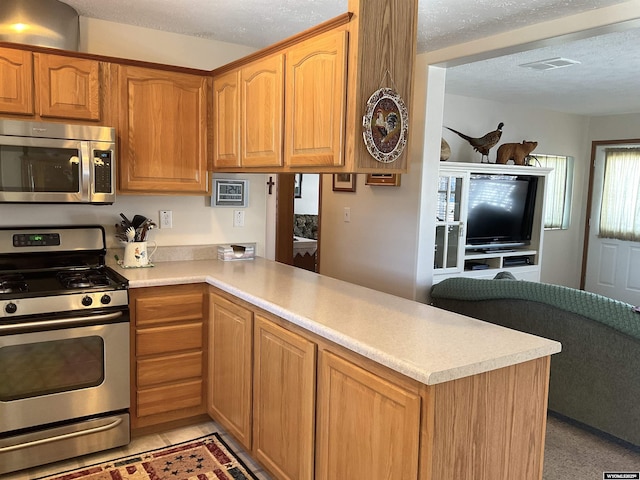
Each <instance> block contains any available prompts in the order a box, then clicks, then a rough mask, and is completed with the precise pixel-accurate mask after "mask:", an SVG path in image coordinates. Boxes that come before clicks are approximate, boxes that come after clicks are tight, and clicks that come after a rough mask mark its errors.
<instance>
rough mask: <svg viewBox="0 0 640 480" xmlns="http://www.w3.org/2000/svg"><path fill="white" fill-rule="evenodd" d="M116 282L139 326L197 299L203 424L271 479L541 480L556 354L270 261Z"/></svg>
mask: <svg viewBox="0 0 640 480" xmlns="http://www.w3.org/2000/svg"><path fill="white" fill-rule="evenodd" d="M115 268H118V267H115ZM119 271H120V272H121V273H123V274H124V275H125V276H126V277H127V278H128V279H129V281H130V289H131V290H130V298H131V309H132V319H133V322H134V323H135V319H136V308H137V306H136V301H137V300H136V299H137V298H144V296H142V297H140V294H141V293H142V292H154V291H160V292H162V295H163V297H162V298H164V299H166V298H169V297H171V295H172V293H171V292H172V289H173V288H176V289H178V287H177V286H178V285H180V287H179V288H184V285H192V287H196V288H198V289H201V290H200V291H201V292H204V293H203V295H204V296H203V298H204V299H205V300H204V301H203V302H202V303H203V304H204V305H205V307H204V308H203V311H202V316H203V318H205V319H206V320H207V321H205V322H204V324H205V326H204V328H203V332H204V333H203V335H207V336H208V344H207V345H206V347H204V348H203V352H205V354H208V361H206V365H208V369H207V368H203V372H206V373H203V377H204V378H203V383H204V384H207V385H208V389H207V388H204V391H205V392H206V391H207V390H208V394H207V398H206V400H205V402H206V405H207V407H208V411H209V413H210V414H211V415H212V416H213V417H214V419H216V420H218V421H219V422H220V423H221V424H222V425H223V426H225V427H226V428H227V429H228V430H229V431H230V432H231V433H232V434H234V436H236V438H238V440H239V441H240V442H241V443H242V444H243V445H244V446H245V447H246V448H247V449H248V451H249V452H251V453H252V454H253V455H254V456H255V458H256V459H257V460H259V461H260V462H261V463H262V464H263V465H265V466H266V467H267V468H268V469H269V470H270V471H271V473H272V474H273V475H274V476H275V477H276V478H317V479H325V478H326V479H330V478H394V479H397V478H402V479H404V478H407V479H408V478H419V479H423V480H427V479H428V480H435V479H444V478H456V479H468V480H472V479H473V480H480V479H486V480H489V479H491V480H495V479H507V478H519V479H532V480H533V479H538V480H539V479H541V478H542V460H543V459H542V457H543V450H544V434H545V426H546V425H545V419H546V407H547V389H548V376H549V356H550V355H551V354H554V353H557V352H559V351H560V348H561V347H560V344H559V343H557V342H555V341H551V340H547V339H543V338H539V337H535V336H531V335H527V334H523V333H520V332H516V331H513V330H509V329H505V328H502V327H499V326H496V325H492V324H488V323H484V322H480V321H477V320H473V319H471V318H468V317H464V316H461V315H457V314H454V313H451V312H447V311H444V310H440V309H437V308H434V307H431V306H428V305H424V304H420V303H418V302H414V301H410V300H406V299H402V298H399V297H395V296H392V295H388V294H385V293H382V292H378V291H374V290H370V289H367V288H363V287H360V286H356V285H353V284H349V283H346V282H343V281H339V280H336V279H333V278H329V277H325V276H322V275H318V274H315V273H312V272H309V271H306V270H302V269H297V268H293V267H290V266H287V265H283V264H279V263H275V262H272V261H269V260H265V259H262V258H256V259H255V260H247V261H231V262H222V261H218V260H198V261H176V262H162V263H157V264H156V266H155V267H154V268H142V269H127V270H123V269H119ZM159 289H162V290H159ZM176 291H177V290H176ZM159 298H160V297H159ZM162 301H168V300H162ZM132 332H135V325H132ZM134 338H135V337H134ZM176 338H177V337H176ZM221 338H224V342H223V343H220V339H221ZM229 343H232V345H230V344H229ZM133 344H134V348H136V347H135V342H133ZM138 347H139V345H138ZM207 347H208V348H207ZM223 351H224V355H222V352H223ZM134 354H135V350H134ZM205 356H207V355H205ZM229 356H233V358H234V361H233V362H231V361H230V360H231V359H230V358H229ZM225 362H226V363H225ZM135 365H136V363H135V362H132V379H135V378H136V367H135ZM132 381H134V380H132ZM225 382H226V383H225ZM221 391H223V392H224V393H223V394H222V396H221V394H220V393H219V392H221ZM132 398H134V397H132ZM133 409H135V403H132V410H133ZM133 415H135V412H132V416H133ZM274 429H276V430H277V432H276V431H274ZM314 432H315V433H314ZM134 434H135V431H134ZM389 475H391V476H389Z"/></svg>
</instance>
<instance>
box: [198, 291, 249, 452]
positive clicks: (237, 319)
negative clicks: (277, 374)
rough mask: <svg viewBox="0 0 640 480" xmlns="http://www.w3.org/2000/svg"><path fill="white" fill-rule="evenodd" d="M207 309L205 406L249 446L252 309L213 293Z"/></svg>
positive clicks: (230, 431)
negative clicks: (207, 358)
mask: <svg viewBox="0 0 640 480" xmlns="http://www.w3.org/2000/svg"><path fill="white" fill-rule="evenodd" d="M209 311H210V317H209V390H208V401H207V409H208V411H209V414H210V415H211V417H212V418H213V419H214V420H216V421H217V422H219V423H220V424H221V425H222V426H223V427H224V428H225V429H226V430H227V431H228V432H229V433H231V434H232V435H233V436H234V437H235V438H236V439H237V440H238V441H239V442H240V443H241V444H242V445H243V446H244V447H245V448H247V449H248V450H251V421H252V413H251V408H252V395H253V388H252V383H253V379H252V376H253V371H252V353H253V352H252V350H253V312H252V311H251V310H249V309H246V308H244V307H242V306H240V305H237V304H235V303H232V302H230V301H229V300H227V299H225V298H223V297H221V296H219V295H216V294H215V293H212V294H210V299H209Z"/></svg>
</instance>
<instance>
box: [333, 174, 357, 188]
mask: <svg viewBox="0 0 640 480" xmlns="http://www.w3.org/2000/svg"><path fill="white" fill-rule="evenodd" d="M333 191H334V192H355V191H356V174H355V173H334V174H333Z"/></svg>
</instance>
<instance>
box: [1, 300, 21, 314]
mask: <svg viewBox="0 0 640 480" xmlns="http://www.w3.org/2000/svg"><path fill="white" fill-rule="evenodd" d="M4 311H5V312H7V313H16V312H17V311H18V306H17V305H16V304H15V303H13V302H11V303H7V304H6V305H5V307H4Z"/></svg>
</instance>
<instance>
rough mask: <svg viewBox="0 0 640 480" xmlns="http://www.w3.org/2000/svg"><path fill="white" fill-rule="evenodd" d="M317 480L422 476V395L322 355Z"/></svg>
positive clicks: (330, 355) (331, 356)
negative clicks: (420, 463) (419, 454)
mask: <svg viewBox="0 0 640 480" xmlns="http://www.w3.org/2000/svg"><path fill="white" fill-rule="evenodd" d="M317 430H318V446H317V450H318V453H317V462H318V465H317V468H316V479H317V480H332V479H335V478H393V479H394V480H396V479H398V480H401V479H406V480H409V479H416V478H418V448H419V444H420V396H419V394H418V392H412V391H409V390H408V389H406V388H403V387H401V386H399V385H397V384H395V383H392V382H391V381H389V380H388V379H385V378H382V377H380V376H378V375H376V374H374V373H372V372H370V371H368V370H365V369H364V368H361V367H359V366H357V365H355V364H353V363H351V362H349V361H347V360H345V359H343V358H340V357H339V356H337V355H335V354H333V353H331V352H329V351H322V352H321V353H320V366H319V374H318V429H317Z"/></svg>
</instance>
